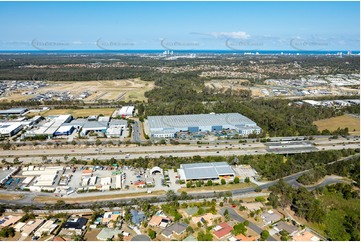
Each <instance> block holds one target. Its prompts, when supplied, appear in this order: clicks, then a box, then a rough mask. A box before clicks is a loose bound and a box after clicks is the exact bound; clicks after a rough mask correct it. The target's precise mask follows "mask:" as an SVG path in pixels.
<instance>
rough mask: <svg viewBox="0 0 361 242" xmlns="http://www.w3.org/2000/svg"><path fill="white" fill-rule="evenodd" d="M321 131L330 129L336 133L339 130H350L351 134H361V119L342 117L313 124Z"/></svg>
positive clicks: (348, 116)
mask: <svg viewBox="0 0 361 242" xmlns="http://www.w3.org/2000/svg"><path fill="white" fill-rule="evenodd" d="M313 123H314V124H315V125H316V126H317V129H318V130H319V131H322V130H325V129H328V130H330V131H334V130H336V129H337V128H348V130H349V132H350V134H354V135H359V134H360V118H355V117H352V116H350V115H342V116H338V117H334V118H328V119H321V120H318V121H315V122H313Z"/></svg>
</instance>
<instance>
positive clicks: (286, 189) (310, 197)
mask: <svg viewBox="0 0 361 242" xmlns="http://www.w3.org/2000/svg"><path fill="white" fill-rule="evenodd" d="M269 190H270V191H271V194H270V196H269V198H268V201H269V204H270V205H272V206H273V207H274V208H276V207H282V208H286V207H290V208H291V209H292V210H293V211H294V212H295V214H296V215H297V216H299V217H301V218H304V219H306V221H307V225H308V226H310V227H311V228H314V229H316V230H317V231H318V232H320V233H321V234H323V235H324V236H325V237H326V238H327V239H328V240H336V241H348V240H351V241H360V193H359V190H356V189H354V188H353V187H352V186H351V185H350V184H345V183H337V184H334V185H329V186H326V187H321V188H319V189H317V190H315V191H313V192H310V191H308V190H307V189H306V188H303V187H302V188H292V187H291V186H290V185H288V184H287V183H285V182H284V181H283V180H280V181H279V182H278V183H277V184H275V185H274V186H272V187H270V188H269Z"/></svg>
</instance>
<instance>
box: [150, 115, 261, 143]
mask: <svg viewBox="0 0 361 242" xmlns="http://www.w3.org/2000/svg"><path fill="white" fill-rule="evenodd" d="M148 126H149V131H150V135H151V137H157V138H161V137H163V138H165V137H168V138H173V137H175V135H176V133H177V132H191V133H195V132H217V131H222V130H237V131H238V132H239V134H241V135H244V136H247V135H249V134H252V133H256V134H259V133H261V128H260V127H258V126H257V124H256V123H255V122H253V121H252V120H250V119H249V118H247V117H245V116H243V115H241V114H239V113H222V114H191V115H172V116H149V117H148Z"/></svg>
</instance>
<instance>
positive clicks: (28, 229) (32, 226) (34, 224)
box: [21, 219, 45, 237]
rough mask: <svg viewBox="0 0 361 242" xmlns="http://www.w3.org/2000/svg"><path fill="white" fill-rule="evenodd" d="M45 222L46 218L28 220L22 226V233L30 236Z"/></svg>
mask: <svg viewBox="0 0 361 242" xmlns="http://www.w3.org/2000/svg"><path fill="white" fill-rule="evenodd" d="M44 222H45V220H44V219H35V220H31V221H29V222H27V223H26V224H25V225H24V226H23V227H22V228H21V235H22V236H24V237H28V236H30V235H31V234H32V233H33V232H34V231H35V230H36V229H38V228H39V227H40V226H41V225H42V224H43V223H44Z"/></svg>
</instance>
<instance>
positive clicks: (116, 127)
mask: <svg viewBox="0 0 361 242" xmlns="http://www.w3.org/2000/svg"><path fill="white" fill-rule="evenodd" d="M127 126H128V121H127V120H123V119H118V120H112V121H110V122H109V127H108V129H107V131H106V133H105V134H106V136H107V137H112V138H118V137H120V136H121V135H122V134H123V131H124V130H125V129H126V128H127Z"/></svg>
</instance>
